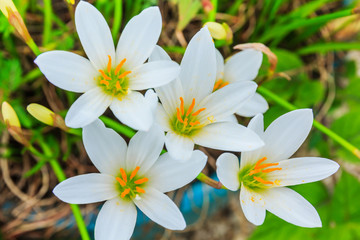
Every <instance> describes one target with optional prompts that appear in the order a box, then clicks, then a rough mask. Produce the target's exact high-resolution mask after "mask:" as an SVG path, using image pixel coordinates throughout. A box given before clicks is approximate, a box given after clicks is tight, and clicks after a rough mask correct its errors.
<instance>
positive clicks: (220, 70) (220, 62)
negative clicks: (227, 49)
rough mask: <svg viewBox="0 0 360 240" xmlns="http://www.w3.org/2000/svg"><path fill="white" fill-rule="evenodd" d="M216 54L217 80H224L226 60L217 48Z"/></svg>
mask: <svg viewBox="0 0 360 240" xmlns="http://www.w3.org/2000/svg"><path fill="white" fill-rule="evenodd" d="M215 54H216V80H219V79H222V80H223V79H224V58H223V56H222V55H221V53H220V52H219V50H217V49H216V48H215Z"/></svg>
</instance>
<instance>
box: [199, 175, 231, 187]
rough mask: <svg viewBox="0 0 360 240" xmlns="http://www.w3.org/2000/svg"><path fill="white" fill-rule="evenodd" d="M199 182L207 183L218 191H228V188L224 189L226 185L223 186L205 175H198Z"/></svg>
mask: <svg viewBox="0 0 360 240" xmlns="http://www.w3.org/2000/svg"><path fill="white" fill-rule="evenodd" d="M196 178H197V180H199V181H200V182H203V183H206V184H207V185H209V186H211V187H213V188H216V189H227V188H226V187H224V185H222V184H221V182H218V181H216V180H214V179H212V178H210V177H209V176H207V175H205V174H204V173H199V175H197V177H196Z"/></svg>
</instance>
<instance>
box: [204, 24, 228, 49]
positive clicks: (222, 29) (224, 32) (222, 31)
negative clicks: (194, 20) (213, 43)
mask: <svg viewBox="0 0 360 240" xmlns="http://www.w3.org/2000/svg"><path fill="white" fill-rule="evenodd" d="M204 25H205V26H207V27H208V29H209V32H210V34H211V37H212V38H214V39H217V40H225V41H226V42H227V43H228V44H231V43H232V38H233V33H232V30H231V28H230V27H229V25H227V24H226V23H222V24H220V23H217V22H207V23H205V24H204Z"/></svg>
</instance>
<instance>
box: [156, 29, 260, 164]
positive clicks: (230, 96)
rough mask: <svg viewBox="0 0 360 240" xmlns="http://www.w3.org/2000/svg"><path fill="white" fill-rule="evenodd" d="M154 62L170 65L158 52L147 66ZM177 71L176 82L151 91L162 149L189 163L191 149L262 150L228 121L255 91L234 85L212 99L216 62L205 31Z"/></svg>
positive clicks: (248, 86) (243, 84)
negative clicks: (156, 99)
mask: <svg viewBox="0 0 360 240" xmlns="http://www.w3.org/2000/svg"><path fill="white" fill-rule="evenodd" d="M158 59H168V56H167V54H166V53H165V52H164V51H163V50H162V49H161V48H159V47H157V48H155V49H154V53H153V54H152V56H151V58H150V61H152V60H158ZM180 69H181V70H180V75H179V78H177V79H175V80H174V81H172V82H170V83H169V84H167V85H164V86H162V87H158V88H155V91H156V93H157V94H158V96H159V98H160V101H161V103H162V106H161V105H159V107H158V112H157V120H158V123H160V125H161V126H162V127H163V129H164V131H165V132H167V134H166V140H165V145H166V148H167V150H168V152H169V154H170V155H171V156H172V157H173V158H176V159H179V160H187V159H189V157H190V156H191V153H192V151H193V149H194V145H195V144H198V145H202V146H205V147H210V148H214V149H220V150H228V151H249V150H254V149H256V148H259V147H261V146H262V145H263V142H262V141H261V139H260V138H259V137H258V136H257V135H256V134H255V133H254V132H253V131H252V130H250V129H248V128H246V127H244V126H242V125H239V124H237V123H234V122H229V121H227V119H228V118H229V117H230V116H231V115H233V114H234V113H235V111H236V110H237V109H238V108H239V106H241V104H242V102H245V101H246V100H247V99H249V98H250V97H252V95H254V93H255V90H256V87H257V85H256V84H255V83H254V82H250V81H246V82H238V83H234V84H232V85H231V86H229V87H224V88H222V89H220V90H218V91H216V92H214V93H212V90H213V87H214V83H215V76H216V58H215V47H214V43H213V42H212V38H211V36H210V33H209V31H208V29H207V28H206V27H205V28H203V29H201V30H200V31H199V32H198V33H197V34H196V35H195V36H194V37H193V38H192V40H191V41H190V42H189V45H188V47H187V49H186V52H185V55H184V57H183V59H182V61H181V66H180Z"/></svg>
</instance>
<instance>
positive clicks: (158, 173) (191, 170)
mask: <svg viewBox="0 0 360 240" xmlns="http://www.w3.org/2000/svg"><path fill="white" fill-rule="evenodd" d="M206 160H207V156H206V155H205V154H204V153H203V152H201V151H199V150H195V151H194V152H193V154H192V155H191V157H190V159H189V161H186V162H184V163H180V164H179V161H177V160H175V159H173V158H171V157H170V154H169V153H164V154H163V155H161V156H160V158H159V159H158V160H157V161H156V163H155V164H154V165H153V167H152V168H151V170H150V171H149V173H148V174H149V177H148V178H149V181H150V182H149V184H151V186H152V187H153V188H155V189H157V190H159V191H160V192H170V191H173V190H176V189H178V188H181V187H183V186H185V185H186V184H188V183H190V182H191V181H192V180H194V179H195V178H196V176H197V175H199V173H200V172H201V170H203V169H204V167H205V164H206Z"/></svg>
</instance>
